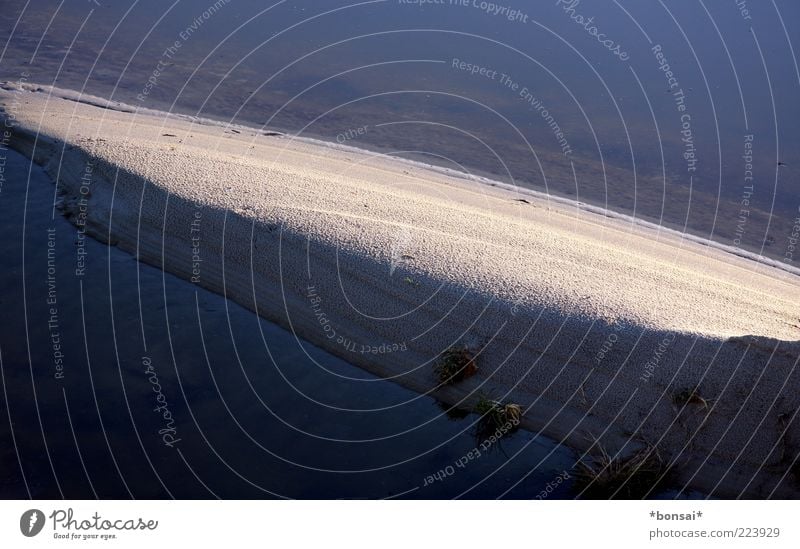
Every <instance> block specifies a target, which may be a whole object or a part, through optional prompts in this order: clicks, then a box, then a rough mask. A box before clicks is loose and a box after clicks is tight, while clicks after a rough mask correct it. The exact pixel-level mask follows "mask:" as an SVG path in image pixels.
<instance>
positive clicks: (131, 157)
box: [0, 89, 800, 497]
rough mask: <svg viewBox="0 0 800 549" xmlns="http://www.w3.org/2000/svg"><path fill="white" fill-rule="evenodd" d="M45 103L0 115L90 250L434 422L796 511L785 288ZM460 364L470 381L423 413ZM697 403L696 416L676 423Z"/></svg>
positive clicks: (302, 146)
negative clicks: (439, 370) (479, 428)
mask: <svg viewBox="0 0 800 549" xmlns="http://www.w3.org/2000/svg"><path fill="white" fill-rule="evenodd" d="M47 91H48V92H50V91H51V90H47ZM59 96H60V97H59ZM65 96H66V94H63V93H58V94H51V93H43V92H39V93H35V92H31V91H24V90H19V89H7V90H5V91H1V92H0V104H2V105H3V108H4V111H5V113H6V114H5V116H6V118H7V121H8V122H13V124H14V126H15V131H14V133H13V135H12V136H11V146H13V147H14V148H15V149H17V150H19V151H21V152H22V153H24V154H26V155H27V156H29V157H31V158H33V159H34V160H35V161H36V162H37V163H39V164H41V165H43V166H44V167H45V169H46V171H47V172H48V173H49V174H50V175H51V176H52V177H53V179H54V180H56V181H57V185H58V190H57V194H58V197H59V207H60V208H61V209H62V211H63V212H64V213H65V215H67V216H68V218H69V219H71V220H72V221H73V222H74V223H75V224H76V225H78V227H79V228H82V227H85V228H86V232H87V233H88V234H91V235H92V236H95V237H96V238H99V239H101V240H104V241H109V242H111V243H112V244H114V245H117V246H119V247H120V248H122V249H124V250H127V251H129V252H130V253H132V254H135V255H136V256H137V257H138V258H139V259H140V260H142V261H145V262H147V263H150V264H154V265H157V266H159V267H161V268H163V269H165V270H167V271H169V272H172V273H175V274H177V275H179V276H181V277H183V278H186V279H188V280H191V281H192V282H195V283H197V284H199V285H201V286H203V287H206V288H209V289H212V290H214V291H217V292H220V293H223V294H224V295H226V296H227V297H229V298H231V299H233V300H235V301H237V302H239V303H240V304H242V305H244V306H246V307H248V308H250V309H252V310H254V311H257V312H258V313H259V314H261V315H262V316H264V317H266V318H269V319H270V320H273V321H276V322H278V323H280V324H282V325H283V326H285V327H287V328H289V329H291V330H293V331H294V332H295V333H296V334H297V335H298V336H299V337H302V338H304V339H306V340H308V341H311V342H313V343H315V344H317V345H319V346H321V347H323V348H325V349H327V350H328V351H330V352H333V353H335V354H336V355H338V356H341V357H343V358H345V359H346V360H348V361H350V362H352V363H355V364H357V365H359V366H361V367H363V368H365V369H367V370H369V371H372V372H375V373H377V374H379V375H380V376H382V377H385V378H391V379H394V380H396V381H397V382H398V383H401V384H403V385H405V386H408V387H411V388H413V389H415V390H417V391H419V392H435V395H436V396H437V398H440V399H442V400H445V401H447V402H449V403H463V404H464V405H466V406H469V405H470V403H471V402H473V401H474V399H475V398H476V396H477V395H478V394H481V393H483V394H486V395H489V396H493V397H496V398H503V399H506V400H512V401H515V402H518V403H520V404H522V405H523V406H524V407H525V408H526V413H525V417H524V425H525V426H526V427H528V428H531V429H537V430H539V429H541V430H543V431H544V432H545V433H546V434H548V435H550V436H553V437H555V438H557V439H559V440H564V441H565V443H567V444H569V445H570V446H572V447H574V448H577V449H581V450H586V449H588V448H590V447H591V446H592V444H593V442H594V441H595V440H598V441H600V443H601V444H602V445H603V446H604V447H605V448H607V449H609V450H610V451H611V452H612V453H613V452H616V451H617V450H621V449H622V450H623V452H629V451H631V449H632V448H633V447H635V446H638V445H642V444H651V445H654V446H656V447H658V448H659V450H660V452H661V453H662V455H664V456H665V457H667V458H668V459H670V460H671V461H674V463H675V470H676V472H677V475H678V477H679V480H680V481H682V482H684V483H689V484H690V485H691V486H693V487H697V488H699V489H702V490H707V491H712V490H713V491H714V492H713V493H714V495H720V496H738V495H745V496H750V497H765V496H772V497H796V496H797V495H798V494H799V493H800V491H798V484H797V482H798V481H797V480H796V479H795V478H794V477H793V475H792V474H791V472H789V471H790V468H791V467H792V466H793V464H794V463H795V460H796V458H797V457H798V453H800V418H797V417H796V416H797V412H798V409H800V391H798V388H800V371H798V370H800V368H797V362H798V356H800V342H798V340H800V277H798V275H797V273H796V272H793V271H792V270H791V269H786V268H778V266H775V265H774V264H770V263H769V262H757V261H753V260H752V259H748V258H746V257H741V256H739V255H735V254H733V253H729V251H726V250H724V249H722V248H721V247H719V246H714V245H711V244H709V243H702V242H698V241H697V239H686V238H682V237H681V236H680V235H678V234H676V233H673V232H671V231H660V230H658V229H657V228H655V227H652V226H646V225H644V224H640V223H633V222H631V220H629V219H626V218H623V217H621V216H612V215H603V214H601V213H597V212H596V211H594V210H593V209H592V208H589V207H579V206H578V205H576V204H569V203H568V202H566V201H563V200H561V201H555V200H549V199H547V198H546V197H542V196H541V195H537V194H535V193H529V192H528V193H522V192H520V191H516V190H513V189H508V188H503V187H502V186H491V185H488V184H480V183H477V182H475V181H471V180H469V179H466V178H463V177H458V176H456V175H455V174H449V173H446V172H443V171H442V170H432V169H426V168H425V167H423V166H421V165H418V164H413V163H410V162H405V161H399V160H395V159H390V158H386V157H383V156H378V155H373V154H371V153H367V152H360V151H356V150H353V149H343V148H336V147H331V146H325V145H323V144H319V143H313V142H310V141H299V140H296V139H293V138H291V137H288V136H280V135H277V136H276V135H268V134H269V133H270V132H263V131H260V130H256V129H249V128H244V127H240V126H234V127H227V126H225V125H222V124H214V123H210V122H208V121H193V120H191V119H188V118H185V117H177V116H165V115H163V114H159V113H155V112H152V111H147V112H144V111H141V112H138V113H137V112H133V110H132V109H130V108H127V107H124V106H120V105H105V104H102V102H101V101H96V100H92V101H89V102H88V103H84V102H77V101H74V100H72V99H75V97H71V98H70V99H66V98H64V97H65ZM89 103H95V104H89ZM103 106H105V107H112V108H102V107H103ZM78 267H79V266H76V268H78ZM459 344H465V345H468V346H470V347H472V348H473V349H475V350H476V351H477V352H479V364H480V371H479V374H478V375H477V376H475V377H473V378H471V379H469V380H467V381H465V382H463V383H461V384H458V385H456V386H451V387H448V388H446V389H439V390H436V379H435V376H434V374H433V372H432V364H433V363H434V362H435V361H436V359H437V357H438V356H439V355H440V354H441V353H442V352H443V351H444V350H446V349H447V348H449V347H451V346H454V345H459ZM695 387H699V390H698V393H699V394H700V395H701V396H702V397H703V398H704V400H705V404H704V405H701V404H696V403H694V404H693V403H689V404H686V405H684V404H683V403H681V401H680V398H679V395H680V394H681V393H682V392H684V391H685V390H687V389H692V388H695Z"/></svg>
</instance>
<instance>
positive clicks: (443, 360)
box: [434, 347, 478, 385]
mask: <svg viewBox="0 0 800 549" xmlns="http://www.w3.org/2000/svg"><path fill="white" fill-rule="evenodd" d="M477 371H478V364H477V362H476V360H475V355H474V354H473V353H472V352H471V351H470V350H469V349H467V348H466V347H451V348H449V349H447V350H446V351H445V352H444V353H443V354H442V356H441V357H440V358H439V361H438V362H437V363H436V365H435V366H434V372H435V373H436V376H437V377H438V378H439V383H441V384H442V385H451V384H453V383H458V382H459V381H463V380H465V379H467V378H468V377H472V376H473V375H475V372H477Z"/></svg>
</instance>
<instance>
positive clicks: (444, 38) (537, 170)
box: [0, 0, 800, 262]
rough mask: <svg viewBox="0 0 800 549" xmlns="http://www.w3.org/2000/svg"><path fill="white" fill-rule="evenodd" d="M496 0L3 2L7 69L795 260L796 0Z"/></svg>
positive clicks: (799, 83) (2, 73)
mask: <svg viewBox="0 0 800 549" xmlns="http://www.w3.org/2000/svg"><path fill="white" fill-rule="evenodd" d="M495 4H496V5H497V6H499V7H500V8H502V7H508V8H509V9H512V8H514V9H517V10H518V11H517V13H516V15H514V16H513V17H512V12H510V11H503V12H502V13H498V14H493V13H491V12H487V11H486V10H484V9H481V3H480V2H471V1H467V2H463V3H462V2H455V1H453V2H450V1H449V0H448V2H447V3H445V4H442V5H432V4H431V5H423V6H419V5H413V4H408V3H405V2H398V1H393V0H375V1H368V2H359V3H352V2H347V1H344V0H314V1H311V0H308V1H303V0H287V1H277V2H275V3H264V2H259V1H255V0H237V1H230V2H227V3H226V2H225V1H224V0H220V2H218V3H217V4H216V5H217V7H216V8H213V6H214V5H215V3H214V2H213V1H212V0H208V2H202V1H194V2H186V1H177V2H174V3H163V2H157V1H155V0H139V1H133V2H113V3H112V2H107V3H106V2H92V1H89V2H67V3H60V4H59V3H56V2H53V1H52V0H32V1H30V2H27V1H26V2H22V0H13V1H9V2H6V3H5V4H4V5H5V6H6V7H7V9H4V10H3V13H2V14H0V29H2V30H3V31H5V32H4V33H3V34H2V35H3V36H5V35H8V36H9V37H10V38H9V41H8V43H7V44H6V45H5V49H4V51H3V55H2V57H1V58H0V77H3V78H8V79H12V80H16V79H19V78H20V77H21V76H22V75H23V73H24V74H27V75H28V76H27V78H28V79H29V80H30V81H32V82H38V83H43V84H55V85H57V86H60V87H64V88H72V89H77V90H81V91H85V92H86V93H91V94H96V95H101V96H104V97H113V98H114V99H118V100H123V101H126V102H130V103H134V104H139V105H143V106H147V107H156V108H166V109H168V110H177V111H181V112H191V113H200V114H202V115H206V116H213V117H218V118H222V119H224V120H233V121H236V122H247V123H256V124H268V125H270V126H273V127H275V128H279V129H286V130H289V131H292V132H301V133H303V134H306V135H311V136H319V137H322V138H325V139H328V140H331V141H334V140H339V141H344V142H347V143H349V144H353V145H356V146H363V147H371V148H378V149H380V150H384V151H389V152H392V153H395V154H401V155H405V156H413V157H416V158H422V159H424V160H427V161H431V162H437V163H441V164H445V165H448V166H451V167H457V168H459V169H463V170H467V171H473V172H479V173H482V174H488V175H491V176H492V177H494V178H499V179H502V180H506V181H513V182H515V183H517V184H519V185H523V186H530V187H535V188H538V189H544V190H547V191H549V192H552V193H555V194H559V195H565V196H570V197H573V198H578V199H580V200H584V201H589V202H593V203H596V204H601V205H608V206H610V207H611V208H612V209H615V210H617V211H621V212H625V213H632V214H635V215H637V216H639V217H645V218H648V219H653V220H656V221H658V222H660V223H662V224H665V225H669V226H672V227H677V228H679V229H682V230H683V229H685V230H688V231H690V232H692V233H695V234H698V235H701V236H705V237H711V238H712V239H715V240H718V241H720V242H722V243H723V244H736V245H738V246H742V247H743V248H747V249H749V250H752V251H755V252H758V253H763V254H765V255H768V256H770V257H773V258H776V259H789V260H792V261H794V262H796V258H795V257H794V256H791V257H788V258H787V255H786V254H787V252H788V251H789V249H788V244H789V242H788V239H789V238H790V236H791V233H792V228H791V227H792V220H794V219H795V218H796V217H797V216H798V214H799V213H800V212H799V211H798V208H800V200H798V196H800V172H799V171H798V169H800V168H798V166H800V156H799V155H800V153H798V151H799V150H800V146H798V145H800V133H798V125H797V124H796V122H797V121H798V120H800V105H798V103H797V101H796V97H797V96H798V94H800V69H798V62H797V55H796V52H795V49H796V47H797V44H798V38H800V33H798V27H797V25H798V23H797V21H800V4H798V3H797V2H792V1H790V0H782V1H776V2H772V3H759V4H756V3H752V2H749V3H748V2H744V3H739V5H737V3H736V2H720V3H717V2H713V3H710V2H696V1H694V0H676V1H672V2H669V3H664V2H660V1H657V0H653V1H651V2H624V3H620V2H612V1H610V0H583V1H582V2H577V3H575V2H556V1H553V2H545V3H536V4H535V5H531V4H530V3H523V2H509V3H508V4H507V5H506V4H505V3H504V2H496V3H495ZM573 4H574V5H573ZM742 6H744V9H745V10H746V11H742V9H743V8H742ZM204 13H206V14H207V15H208V16H207V17H204V15H203V14H204ZM579 17H583V18H585V19H586V18H589V17H592V18H593V20H592V21H593V22H592V25H589V26H590V27H591V28H596V29H598V32H602V33H603V35H604V36H605V37H606V39H607V40H610V41H611V43H613V44H614V45H619V47H620V49H619V50H616V51H609V49H611V50H615V48H608V47H606V46H604V45H603V44H601V43H599V42H598V40H597V39H596V38H595V37H593V36H592V34H591V33H589V32H588V31H587V28H586V27H587V25H586V24H584V25H583V26H582V25H581V24H579V23H578V21H579V19H578V18H579ZM12 30H13V34H12ZM621 53H624V54H626V55H627V58H626V59H624V60H623V59H622V55H621ZM657 54H663V58H662V57H658V55H657ZM462 62H463V64H462ZM470 66H475V67H478V68H479V69H478V70H477V71H476V72H475V73H474V74H473V72H472V70H471V69H469V68H468V67H470ZM481 68H482V69H485V70H484V71H483V72H481V71H480V69H481ZM667 68H669V73H668V72H667V71H666V69H667ZM673 84H674V87H673ZM679 92H680V93H679ZM545 112H546V113H547V116H545V115H544V113H545ZM551 117H552V118H551ZM687 117H688V118H687ZM557 129H558V130H559V131H561V132H562V133H563V136H559V134H558V133H557V131H556V130H557ZM685 132H688V133H685ZM751 136H752V140H750V137H751ZM748 143H749V145H748ZM748 146H752V148H750V149H746V147H748ZM567 151H568V152H567ZM748 151H749V152H748ZM750 152H752V155H750ZM745 154H747V155H748V157H749V156H752V159H751V160H745V159H743V156H744V155H745ZM778 162H781V163H782V165H781V166H778ZM747 164H751V165H752V166H751V168H752V169H750V168H748V167H747ZM750 172H752V177H753V179H752V180H750V179H746V178H747V177H749V175H748V174H749V173H750ZM750 184H752V185H753V188H752V189H750V188H749V185H750ZM743 200H744V201H746V203H744V202H743ZM743 206H744V208H743ZM742 209H745V210H747V212H748V213H747V214H742V212H741V210H742ZM742 215H744V217H746V219H745V220H744V221H742V220H741V219H740V218H741V216H742Z"/></svg>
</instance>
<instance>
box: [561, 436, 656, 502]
mask: <svg viewBox="0 0 800 549" xmlns="http://www.w3.org/2000/svg"><path fill="white" fill-rule="evenodd" d="M599 448H600V450H599V454H598V455H596V456H593V457H591V458H589V459H588V460H585V459H582V460H580V461H579V462H578V463H577V464H576V466H575V469H576V473H575V489H576V490H577V491H578V493H579V494H580V495H581V496H583V497H585V498H588V499H613V498H618V499H642V498H645V497H647V496H648V495H650V494H651V493H653V492H654V491H655V490H656V489H657V488H659V487H661V486H663V485H664V484H665V483H666V482H667V480H668V477H669V468H668V466H667V464H666V463H665V462H664V460H663V459H662V458H661V456H660V455H659V453H658V450H657V449H656V448H654V447H652V446H646V447H644V448H642V449H641V450H638V451H636V452H634V453H633V454H630V455H627V456H621V455H616V456H614V457H611V456H610V455H609V454H608V452H606V451H605V449H603V448H602V447H599Z"/></svg>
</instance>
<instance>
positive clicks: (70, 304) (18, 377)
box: [0, 150, 576, 498]
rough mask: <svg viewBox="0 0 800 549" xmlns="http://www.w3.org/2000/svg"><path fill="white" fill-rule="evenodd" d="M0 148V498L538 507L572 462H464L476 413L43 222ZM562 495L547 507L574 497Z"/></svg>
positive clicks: (558, 453)
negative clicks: (0, 265)
mask: <svg viewBox="0 0 800 549" xmlns="http://www.w3.org/2000/svg"><path fill="white" fill-rule="evenodd" d="M0 153H1V154H2V157H3V158H4V159H5V172H4V175H5V180H4V181H3V187H2V194H0V219H2V222H3V233H4V235H5V238H3V239H2V241H1V242H0V248H1V249H0V255H2V257H4V258H6V260H7V261H4V265H6V266H7V268H4V269H2V270H0V287H2V288H4V291H3V294H2V298H0V299H1V300H2V302H1V303H0V304H1V305H2V306H1V307H0V322H2V326H3V329H2V330H0V353H1V355H0V356H2V368H1V370H2V380H3V389H4V392H3V404H4V405H3V416H6V413H8V414H9V415H10V420H11V425H12V426H13V428H12V429H11V430H9V425H8V423H7V422H6V421H2V422H0V426H1V427H0V429H1V430H0V433H1V434H0V438H1V439H2V440H3V445H2V448H3V454H2V456H1V459H2V468H1V470H2V478H0V497H4V498H18V497H27V496H32V497H37V498H60V497H62V496H63V497H67V498H93V497H95V496H97V497H101V498H127V497H135V498H162V497H176V498H208V497H222V498H262V497H292V498H384V497H393V496H394V497H396V496H403V497H419V498H451V497H470V498H475V497H480V498H495V497H501V496H502V497H514V498H533V497H535V496H536V495H537V494H539V493H540V492H541V491H542V490H544V489H546V488H547V485H548V484H549V483H554V482H556V481H557V479H558V476H559V475H560V474H563V471H565V470H569V469H570V468H571V467H572V465H573V463H574V461H575V458H576V456H575V455H573V453H572V452H571V451H569V450H568V449H565V448H564V447H562V446H560V445H558V444H557V443H556V442H555V441H552V440H550V439H548V438H546V437H541V436H540V437H536V436H534V435H533V434H531V433H527V432H522V431H521V432H518V433H516V434H514V435H513V436H512V437H510V438H507V439H505V440H503V441H502V442H501V443H500V444H499V445H493V446H492V447H491V448H489V449H488V450H486V451H480V452H479V453H480V454H481V455H480V457H477V453H478V452H476V451H475V447H476V443H479V442H481V441H476V439H475V436H474V432H475V431H474V428H473V426H474V422H475V420H476V416H475V415H468V416H466V417H464V418H462V419H459V420H451V419H448V417H447V415H446V414H445V413H444V412H443V410H442V409H441V408H439V406H437V404H436V402H435V401H434V400H433V399H432V398H430V397H426V396H420V395H417V394H415V393H412V392H410V391H408V390H406V389H403V388H401V387H399V386H398V385H395V384H394V383H391V382H387V381H383V380H380V379H377V378H375V377H374V376H372V375H370V374H367V373H365V372H364V371H362V370H360V369H358V368H356V367H354V366H351V365H349V364H347V363H346V362H344V361H342V360H340V359H338V358H336V357H334V356H332V355H330V354H328V353H326V352H324V351H322V350H320V349H317V348H315V347H313V346H312V345H310V344H307V343H304V342H302V341H298V340H297V339H296V338H295V337H294V336H293V335H292V334H291V333H289V332H287V331H285V330H283V329H281V328H280V327H278V326H276V325H274V324H272V323H270V322H267V321H265V320H262V319H259V318H258V317H257V316H256V315H254V314H253V313H251V312H249V311H247V310H245V309H243V308H241V307H239V306H238V305H236V304H234V303H232V302H228V301H226V300H225V299H224V298H223V297H221V296H218V295H215V294H212V293H209V292H207V291H205V290H203V289H201V288H199V287H197V286H195V285H193V284H191V283H189V282H186V281H182V280H180V279H177V278H175V277H173V276H171V275H168V274H163V273H162V272H161V271H159V270H157V269H155V268H153V267H150V266H147V265H143V264H140V263H138V262H137V261H135V260H134V258H133V257H132V256H130V255H129V254H127V253H125V252H122V251H120V250H118V249H116V248H114V247H108V246H105V245H103V244H101V243H99V242H97V241H94V240H92V239H90V238H86V240H85V241H81V240H80V237H79V233H78V230H77V229H76V228H75V227H74V226H72V225H71V224H70V223H68V222H67V221H66V220H65V219H63V218H62V217H61V216H60V215H59V214H58V213H57V212H56V213H55V215H54V216H53V208H52V204H53V192H54V188H55V187H54V185H53V184H52V182H51V181H50V180H49V178H48V177H47V176H46V175H45V174H44V173H43V172H42V171H41V169H40V168H38V167H37V166H33V167H31V166H30V165H29V162H28V161H27V160H26V159H25V158H23V157H21V156H20V155H18V154H17V153H14V152H11V151H6V150H3V151H0ZM29 172H30V178H29ZM51 242H52V246H51V245H50V243H51ZM50 250H52V252H50ZM83 252H85V255H84V256H82V257H83V259H84V260H85V267H83V269H84V270H83V272H82V274H80V275H79V274H77V273H76V269H78V268H80V267H79V263H78V259H79V257H80V256H79V255H78V254H79V253H83ZM48 253H50V256H48ZM48 262H50V263H49V264H48ZM48 301H49V303H48ZM51 309H52V310H51ZM55 345H59V347H58V348H57V349H56V347H55ZM57 352H60V355H59V356H57ZM59 359H60V362H58V360H59ZM59 366H61V368H59ZM59 374H61V377H57V376H58V375H59ZM156 384H157V385H156ZM159 395H162V396H159ZM479 450H480V448H479ZM17 452H18V453H17ZM468 454H471V456H472V457H471V458H468V459H462V458H464V456H466V455H468ZM459 460H461V463H462V464H464V467H458V466H457V465H455V463H456V462H457V461H459ZM20 462H21V463H22V466H23V467H22V471H21V470H20V465H19V464H20ZM448 467H449V469H448ZM441 471H444V472H443V473H442V472H441ZM450 471H452V472H453V473H452V474H448V473H449V472H450ZM429 477H439V478H441V479H442V480H434V481H431V479H430V478H429ZM426 479H427V480H426ZM570 484H571V482H570V481H567V482H558V484H557V488H556V489H555V490H554V491H552V493H551V494H548V496H549V497H554V498H555V497H572V492H571V491H570V489H569V487H570Z"/></svg>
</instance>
